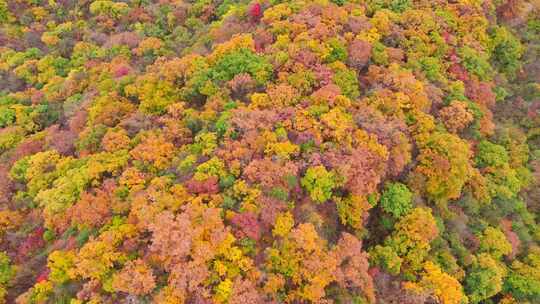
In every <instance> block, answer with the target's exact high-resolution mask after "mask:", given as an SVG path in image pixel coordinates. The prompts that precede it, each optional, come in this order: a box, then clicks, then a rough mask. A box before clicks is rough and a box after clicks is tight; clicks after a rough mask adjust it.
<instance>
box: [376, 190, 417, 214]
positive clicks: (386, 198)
mask: <svg viewBox="0 0 540 304" xmlns="http://www.w3.org/2000/svg"><path fill="white" fill-rule="evenodd" d="M412 197H413V195H412V193H411V191H410V190H409V188H407V186H405V185H404V184H402V183H399V182H397V183H387V184H386V185H385V188H384V191H383V193H382V195H381V200H380V205H381V208H382V209H383V210H384V211H386V212H388V213H390V214H392V216H394V217H395V218H400V217H402V216H403V215H405V214H407V213H409V211H411V209H412Z"/></svg>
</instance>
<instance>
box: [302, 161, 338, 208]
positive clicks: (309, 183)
mask: <svg viewBox="0 0 540 304" xmlns="http://www.w3.org/2000/svg"><path fill="white" fill-rule="evenodd" d="M301 184H302V186H303V187H304V188H305V189H306V190H307V191H308V193H309V196H310V197H311V199H312V200H314V201H315V202H317V203H324V202H326V201H327V200H329V199H330V197H332V191H333V189H334V188H335V187H336V183H335V176H334V174H333V173H331V172H328V171H327V170H326V168H325V167H324V166H321V165H319V166H316V167H311V168H309V169H308V170H307V171H306V175H304V177H303V178H302V180H301Z"/></svg>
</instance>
